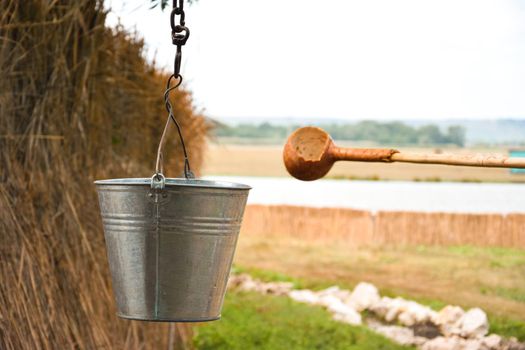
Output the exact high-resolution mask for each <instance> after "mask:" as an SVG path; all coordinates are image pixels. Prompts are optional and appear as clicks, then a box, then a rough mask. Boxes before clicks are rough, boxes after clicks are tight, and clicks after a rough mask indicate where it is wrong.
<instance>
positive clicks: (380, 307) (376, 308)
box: [369, 297, 392, 319]
mask: <svg viewBox="0 0 525 350" xmlns="http://www.w3.org/2000/svg"><path fill="white" fill-rule="evenodd" d="M391 301H392V298H389V297H382V298H381V299H380V300H379V301H377V302H376V303H374V304H373V305H371V306H370V308H369V310H370V311H372V312H373V313H374V314H375V315H376V316H377V317H379V318H382V319H384V318H385V317H386V314H387V313H388V310H389V307H390V303H391Z"/></svg>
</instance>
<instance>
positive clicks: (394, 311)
mask: <svg viewBox="0 0 525 350" xmlns="http://www.w3.org/2000/svg"><path fill="white" fill-rule="evenodd" d="M405 305H406V300H405V299H403V298H400V297H397V298H395V299H390V303H389V304H387V309H388V311H387V313H386V315H385V321H387V322H394V321H395V320H397V317H398V316H399V314H401V313H402V312H403V311H404V310H405Z"/></svg>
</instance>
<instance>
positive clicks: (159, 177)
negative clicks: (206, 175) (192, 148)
mask: <svg viewBox="0 0 525 350" xmlns="http://www.w3.org/2000/svg"><path fill="white" fill-rule="evenodd" d="M173 78H177V79H178V81H177V82H176V83H175V85H173V86H170V85H171V80H172V79H173ZM181 84H182V76H181V75H180V74H178V75H177V76H175V74H172V75H171V76H170V77H169V79H168V82H167V84H166V91H165V92H164V103H165V105H166V110H167V111H168V119H167V120H166V125H165V126H164V131H163V132H162V136H161V138H160V142H159V148H158V149H157V162H156V165H155V174H154V175H153V176H152V177H151V188H153V189H163V188H164V186H165V184H166V178H165V177H164V175H163V172H164V167H163V155H162V151H163V149H164V145H165V143H166V135H167V133H168V129H169V126H170V121H172V122H173V123H174V124H175V126H176V127H177V132H178V134H179V139H180V143H181V145H182V152H183V153H184V177H185V178H186V179H187V180H189V179H194V178H195V175H194V174H193V172H192V171H191V168H190V161H189V158H188V152H187V151H186V145H185V144H184V137H183V136H182V131H181V127H180V125H179V123H178V122H177V119H175V116H174V115H173V107H172V106H171V102H170V92H171V91H172V90H175V89H176V88H178V87H179V86H180V85H181Z"/></svg>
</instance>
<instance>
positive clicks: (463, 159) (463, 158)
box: [389, 152, 525, 169]
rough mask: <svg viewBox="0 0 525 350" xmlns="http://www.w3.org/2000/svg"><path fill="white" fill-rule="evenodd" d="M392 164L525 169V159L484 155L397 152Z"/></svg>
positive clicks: (392, 158) (392, 156)
mask: <svg viewBox="0 0 525 350" xmlns="http://www.w3.org/2000/svg"><path fill="white" fill-rule="evenodd" d="M389 160H390V161H392V162H404V163H422V164H445V165H463V166H475V167H488V168H522V169H523V168H525V158H509V157H502V156H496V155H482V154H468V155H462V154H422V153H411V152H397V153H394V154H392V155H391V156H390V159H389Z"/></svg>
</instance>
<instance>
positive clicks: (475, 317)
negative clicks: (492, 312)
mask: <svg viewBox="0 0 525 350" xmlns="http://www.w3.org/2000/svg"><path fill="white" fill-rule="evenodd" d="M459 323H460V324H461V336H462V337H465V338H479V337H483V336H485V335H486V334H487V333H488V332H489V321H488V319H487V314H486V313H485V311H483V310H481V309H480V308H474V309H470V310H468V311H467V312H466V313H465V314H464V315H463V316H462V317H461V319H460V320H459Z"/></svg>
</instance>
